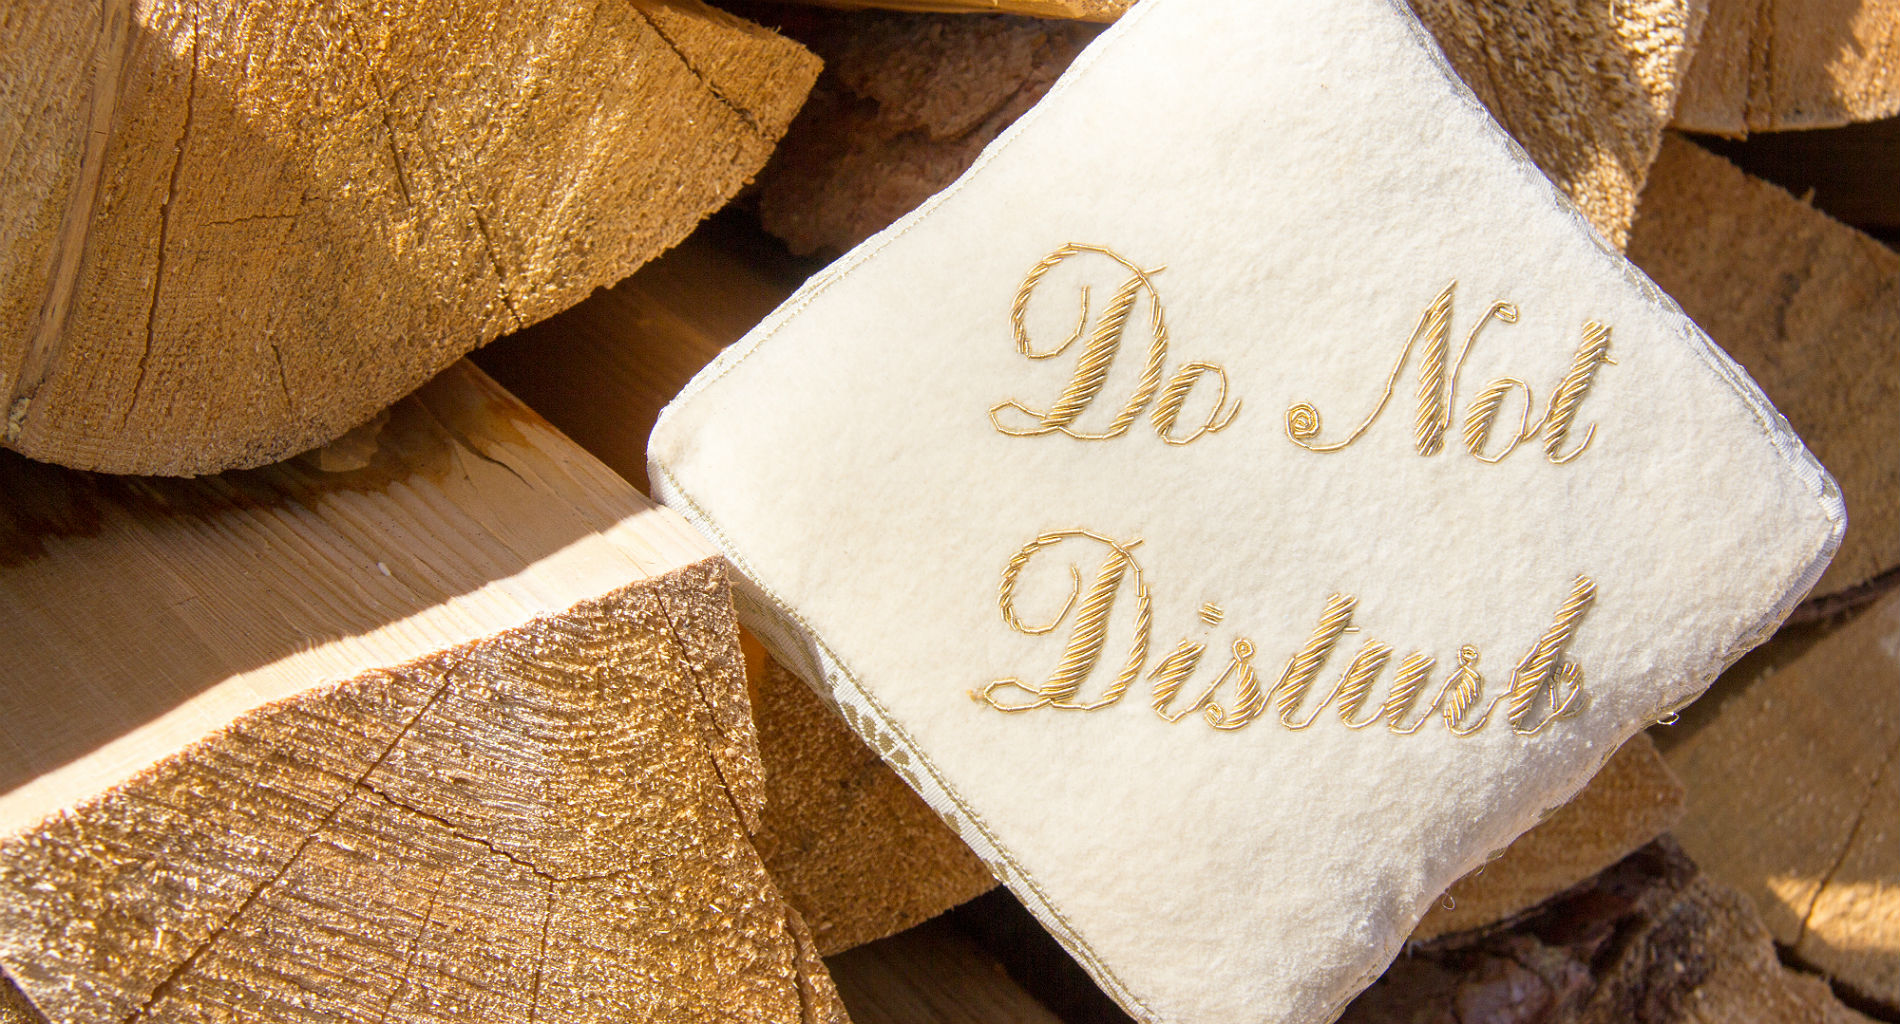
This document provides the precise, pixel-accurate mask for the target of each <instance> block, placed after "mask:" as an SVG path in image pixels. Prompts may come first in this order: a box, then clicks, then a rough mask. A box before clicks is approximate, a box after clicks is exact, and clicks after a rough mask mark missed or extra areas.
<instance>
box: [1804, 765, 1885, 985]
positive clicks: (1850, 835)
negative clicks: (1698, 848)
mask: <svg viewBox="0 0 1900 1024" xmlns="http://www.w3.org/2000/svg"><path fill="white" fill-rule="evenodd" d="M1896 761H1900V741H1896V742H1895V743H1894V745H1893V748H1892V749H1890V750H1888V751H1887V756H1886V758H1885V759H1883V760H1882V761H1881V762H1880V770H1879V771H1876V772H1875V773H1874V778H1873V781H1872V782H1871V783H1870V784H1869V785H1868V786H1867V792H1866V793H1865V794H1863V795H1862V796H1861V801H1860V807H1859V808H1858V809H1856V810H1855V812H1854V824H1853V825H1851V826H1849V828H1848V830H1847V839H1846V841H1845V842H1843V843H1841V848H1840V851H1839V852H1838V853H1836V854H1835V855H1834V863H1832V864H1829V865H1828V868H1827V871H1825V872H1823V873H1822V875H1821V881H1820V884H1819V885H1816V886H1815V887H1814V895H1813V896H1811V897H1809V899H1808V906H1807V909H1805V910H1804V911H1802V913H1801V927H1800V928H1799V929H1797V930H1796V931H1795V934H1794V941H1793V942H1791V943H1789V945H1790V946H1792V947H1793V948H1795V949H1800V948H1801V943H1802V942H1803V941H1804V940H1806V939H1807V937H1808V925H1809V923H1810V922H1811V921H1813V920H1814V910H1815V908H1816V907H1818V906H1820V903H1821V897H1822V896H1824V895H1826V894H1827V889H1828V886H1830V885H1832V884H1833V883H1834V876H1835V875H1836V874H1837V873H1839V872H1840V870H1841V865H1842V864H1845V863H1847V858H1848V856H1849V855H1850V854H1852V853H1853V852H1854V844H1855V842H1856V841H1857V840H1858V839H1859V838H1860V829H1861V826H1862V825H1863V824H1865V823H1866V821H1867V811H1868V809H1869V808H1871V807H1872V806H1873V803H1874V796H1875V794H1876V793H1878V792H1879V791H1880V786H1881V784H1882V783H1884V782H1886V781H1887V774H1888V773H1889V772H1891V771H1893V770H1894V764H1895V762H1896Z"/></svg>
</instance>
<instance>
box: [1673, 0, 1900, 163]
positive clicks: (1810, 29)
mask: <svg viewBox="0 0 1900 1024" xmlns="http://www.w3.org/2000/svg"><path fill="white" fill-rule="evenodd" d="M1895 114H1900V0H1714V2H1713V3H1711V4H1710V5H1709V17H1708V24H1707V25H1706V26H1705V27H1704V28H1703V30H1702V38H1701V40H1700V42H1699V43H1698V44H1697V46H1696V54H1695V62H1694V64H1693V65H1692V66H1691V67H1690V69H1689V77H1688V80H1687V81H1686V82H1685V83H1684V84H1683V88H1682V99H1681V101H1680V103H1679V104H1678V105H1677V107H1676V119H1675V123H1676V126H1677V127H1679V128H1683V129H1685V130H1688V131H1695V132H1712V133H1715V134H1718V135H1746V134H1747V133H1749V132H1761V131H1785V130H1787V129H1790V128H1827V127H1832V126H1835V125H1842V124H1846V123H1848V122H1850V121H1872V120H1876V119H1879V118H1883V117H1892V116H1893V115H1895Z"/></svg>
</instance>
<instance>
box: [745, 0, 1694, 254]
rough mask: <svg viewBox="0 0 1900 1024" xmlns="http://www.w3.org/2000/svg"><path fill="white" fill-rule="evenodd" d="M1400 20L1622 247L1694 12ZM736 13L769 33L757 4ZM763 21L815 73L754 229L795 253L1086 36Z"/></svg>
mask: <svg viewBox="0 0 1900 1024" xmlns="http://www.w3.org/2000/svg"><path fill="white" fill-rule="evenodd" d="M877 6H898V5H895V4H889V3H879V4H877ZM965 6H966V8H973V7H976V6H977V5H975V4H969V5H965ZM986 6H987V5H986ZM1122 6H1124V7H1125V6H1126V3H1123V4H1122ZM1413 8H1414V10H1416V11H1417V13H1418V14H1419V16H1420V18H1421V19H1422V20H1423V21H1424V22H1425V23H1426V25H1427V26H1428V27H1430V28H1431V30H1432V31H1433V33H1434V34H1436V35H1437V37H1438V40H1439V43H1440V45H1441V46H1442V47H1443V48H1444V50H1445V54H1446V56H1447V57H1448V58H1449V59H1450V61H1451V63H1452V66H1453V67H1455V68H1456V69H1457V71H1458V73H1459V74H1460V75H1461V76H1463V78H1464V80H1465V82H1466V83H1467V84H1469V85H1470V86H1471V88H1472V90H1473V91H1474V92H1476V93H1477V95H1478V97H1479V98H1480V99H1481V100H1483V101H1484V103H1485V105H1486V106H1487V107H1489V108H1490V110H1491V112H1492V114H1493V115H1495V116H1496V117H1497V118H1498V120H1499V121H1501V122H1502V123H1503V124H1504V126H1505V127H1506V128H1507V129H1508V130H1509V131H1510V132H1511V133H1512V134H1513V135H1515V136H1516V137H1517V139H1518V141H1520V142H1521V143H1523V145H1524V147H1525V148H1526V149H1527V150H1528V151H1529V152H1530V154H1531V157H1532V158H1533V159H1534V160H1536V161H1537V163H1538V165H1539V166H1540V167H1542V168H1543V169H1544V172H1545V173H1546V174H1548V175H1550V177H1551V178H1552V179H1553V180H1554V181H1556V182H1557V184H1558V185H1559V187H1561V188H1563V189H1564V190H1565V191H1566V192H1567V193H1568V194H1569V195H1570V197H1571V199H1573V200H1574V201H1575V202H1576V203H1577V204H1578V206H1580V207H1581V208H1582V209H1583V210H1584V212H1585V213H1586V214H1587V215H1588V216H1589V217H1590V219H1591V221H1592V223H1594V224H1595V225H1596V226H1597V229H1598V230H1599V231H1600V232H1602V233H1603V235H1604V237H1605V238H1607V239H1609V240H1611V241H1612V242H1614V243H1616V244H1618V245H1621V244H1622V243H1623V241H1624V239H1625V238H1626V237H1627V233H1628V229H1629V225H1630V219H1631V217H1632V216H1633V214H1634V210H1635V205H1636V196H1637V193H1638V192H1639V191H1640V189H1641V188H1642V184H1643V179H1644V174H1645V172H1646V170H1647V169H1648V167H1649V164H1650V162H1651V161H1652V160H1653V159H1654V158H1655V156H1656V147H1657V145H1658V143H1659V140H1660V139H1661V136H1662V131H1663V128H1664V126H1665V125H1667V124H1668V122H1669V115H1670V111H1671V109H1672V108H1673V107H1674V105H1675V100H1676V93H1677V91H1678V88H1679V86H1680V84H1681V82H1682V79H1683V77H1684V75H1685V74H1686V73H1687V68H1688V61H1689V52H1690V44H1691V42H1692V41H1693V39H1694V37H1695V33H1696V30H1697V28H1698V27H1699V21H1700V17H1701V11H1702V6H1701V4H1700V3H1699V2H1695V0H1660V2H1655V3H1645V4H1640V5H1630V4H1604V3H1602V2H1600V0H1567V2H1565V3H1560V4H1544V5H1539V6H1538V7H1537V8H1536V9H1535V10H1531V9H1525V8H1522V7H1519V6H1512V5H1500V4H1471V3H1464V2H1459V0H1416V2H1414V3H1413ZM747 10H748V11H753V10H757V11H758V12H759V16H760V17H762V18H766V19H768V20H770V19H772V9H771V8H770V7H764V8H748V9H747ZM777 23H778V24H779V25H780V27H781V28H783V29H784V30H785V31H787V32H789V33H792V34H794V35H796V36H797V37H798V38H799V39H800V40H801V41H802V42H804V43H806V44H807V45H809V46H810V47H812V49H813V50H815V51H817V52H818V53H819V54H820V55H821V56H823V57H824V58H825V63H826V66H827V69H826V72H825V74H824V75H822V76H821V77H820V79H819V84H818V86H817V87H816V88H815V89H814V91H813V94H812V99H811V102H810V104H809V105H808V106H807V107H806V109H805V111H804V112H802V113H801V114H800V116H799V118H798V120H797V121H796V122H794V124H793V127H792V130H791V131H790V132H788V133H787V135H786V139H785V144H784V146H783V147H782V148H781V150H780V151H779V153H778V154H777V155H776V156H774V158H773V160H772V163H771V164H770V165H768V166H767V169H766V171H765V172H764V174H763V175H762V177H761V192H760V199H759V210H760V215H761V217H762V218H763V220H764V221H765V225H766V228H767V230H769V231H771V232H772V233H773V234H775V235H777V236H779V237H780V238H783V239H784V240H785V241H786V243H787V244H788V245H790V246H791V247H792V250H793V251H794V252H801V253H823V254H827V255H835V254H837V253H840V252H842V251H844V250H845V249H848V248H850V247H851V246H853V245H855V244H857V243H858V242H859V241H862V240H863V239H864V238H866V237H869V236H870V235H871V234H873V233H875V232H876V231H878V230H879V229H881V228H883V227H884V226H885V225H887V224H889V223H890V222H892V221H894V220H896V219H897V218H898V217H900V216H902V215H903V214H904V213H906V212H908V211H910V210H911V209H913V208H914V207H916V206H917V205H918V204H919V203H921V202H923V200H924V199H926V198H928V197H929V196H930V195H932V194H933V193H935V192H937V191H938V190H940V189H942V188H943V187H944V186H946V185H948V184H949V183H950V182H951V181H953V180H955V179H956V177H957V176H958V175H960V174H962V173H963V171H964V170H965V169H967V168H968V167H969V166H970V165H971V164H972V163H973V162H974V161H975V160H976V157H977V154H978V153H980V152H981V151H982V149H983V147H984V146H986V145H988V144H989V142H990V141H991V140H992V139H994V138H996V136H997V135H999V134H1001V132H1002V131H1003V129H1005V128H1007V127H1008V126H1009V125H1010V123H1011V122H1013V121H1014V120H1015V119H1016V118H1017V117H1019V116H1021V114H1022V113H1023V112H1024V111H1026V110H1028V109H1029V107H1030V106H1031V105H1033V104H1034V103H1035V101H1036V100H1037V99H1039V98H1041V96H1042V94H1043V93H1044V92H1046V91H1047V90H1048V88H1049V87H1050V85H1052V84H1053V83H1054V81H1055V79H1056V77H1057V76H1058V75H1059V74H1060V73H1061V72H1062V70H1063V69H1064V68H1066V67H1067V66H1068V64H1069V62H1070V61H1071V60H1073V59H1074V57H1075V55H1076V53H1077V52H1079V50H1080V48H1081V47H1082V46H1083V45H1084V44H1086V43H1087V42H1088V41H1089V40H1090V39H1091V38H1093V37H1094V34H1095V29H1094V28H1093V27H1090V26H1085V25H1076V24H1065V23H1062V22H1050V21H1035V20H1031V19H1026V18H1008V17H985V18H971V17H963V16H954V15H936V16H932V15H902V14H852V15H832V16H828V17H827V16H818V15H810V16H806V17H800V18H794V17H790V16H786V15H780V16H779V17H778V18H777Z"/></svg>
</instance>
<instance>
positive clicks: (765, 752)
mask: <svg viewBox="0 0 1900 1024" xmlns="http://www.w3.org/2000/svg"><path fill="white" fill-rule="evenodd" d="M757 231H758V229H757V228H756V227H751V226H747V225H744V224H740V223H736V222H735V221H734V220H733V219H731V218H729V217H726V216H722V217H720V218H716V219H715V220H714V221H712V222H709V223H708V224H707V226H706V228H705V229H704V230H702V231H700V232H698V233H695V234H694V235H693V236H692V237H691V238H689V239H687V240H686V241H685V242H683V243H681V244H680V246H679V247H678V248H676V249H674V250H673V251H672V252H669V253H667V254H666V255H665V256H663V257H661V258H660V259H658V260H656V261H654V262H653V263H652V264H650V265H649V266H647V267H645V268H643V269H642V270H641V271H640V272H639V273H638V274H635V275H634V276H633V277H631V278H629V279H628V280H626V281H624V282H622V283H621V284H619V285H617V286H615V287H614V288H611V289H608V290H606V291H603V292H601V293H599V294H597V295H595V296H594V297H593V298H591V299H589V300H588V301H586V302H584V303H581V304H580V305H579V306H576V307H575V308H573V309H571V310H568V311H567V312H565V313H562V314H560V315H559V316H556V317H553V318H552V319H550V320H548V321H547V322H545V323H542V324H539V325H536V326H535V327H532V328H530V329H528V330H526V331H523V332H521V333H520V334H518V335H516V336H513V337H510V338H505V339H503V340H501V341H500V342H497V343H496V344H495V345H493V346H490V347H489V348H488V349H486V350H484V351H483V352H481V353H480V354H479V355H478V360H479V361H480V362H481V363H482V365H483V366H484V367H486V368H488V369H489V370H491V371H492V372H493V373H494V374H495V375H496V377H498V378H499V379H500V380H502V381H503V382H504V383H505V384H507V385H508V387H509V388H510V389H511V390H513V391H514V392H515V393H517V394H519V395H520V396H521V397H522V398H523V399H524V400H525V401H527V402H528V403H529V404H530V405H531V406H533V407H535V408H537V409H539V410H541V411H543V412H545V413H546V414H547V415H548V417H549V419H551V420H552V421H553V422H554V423H555V425H556V426H558V427H560V428H561V429H562V430H564V431H565V432H567V433H568V435H569V436H571V437H573V438H574V439H575V440H576V441H578V442H579V443H580V444H581V445H582V446H584V447H585V448H587V449H588V450H589V451H591V452H593V453H594V454H595V455H597V456H598V457H599V458H600V459H601V460H602V461H603V462H605V463H606V464H607V465H609V466H610V467H612V468H613V469H615V470H617V471H618V472H620V473H621V474H623V475H625V476H626V477H627V478H628V479H631V480H635V481H638V482H639V483H640V484H641V485H642V486H644V485H645V482H646V441H647V435H648V434H650V433H651V432H652V430H653V421H654V418H655V417H657V416H658V415H659V411H660V407H661V406H663V405H664V404H666V402H667V401H669V400H671V399H672V397H673V396H674V395H675V394H677V393H678V392H679V390H680V388H682V387H684V386H685V385H686V382H687V381H688V380H690V379H691V378H692V376H693V374H694V373H696V372H698V371H699V369H700V367H702V366H704V365H705V364H706V363H708V362H710V361H711V360H712V358H713V357H714V356H716V355H718V354H719V351H720V350H721V349H723V348H724V347H725V346H727V345H729V344H731V343H732V342H734V341H736V340H738V339H739V337H740V336H741V335H743V334H744V333H745V332H746V331H747V330H749V329H750V328H751V327H752V325H753V324H755V323H757V322H758V321H759V320H760V319H763V318H764V316H765V315H766V314H767V313H769V312H771V310H772V309H773V308H774V307H776V306H777V305H778V304H779V303H780V302H781V301H783V300H784V299H785V298H786V296H788V295H790V294H791V293H792V291H793V289H795V288H796V287H797V286H798V284H799V282H800V281H802V280H803V277H804V272H805V270H807V269H809V268H806V267H803V266H801V265H799V264H797V263H796V262H793V261H788V260H787V259H785V257H784V256H783V253H782V252H780V253H779V254H778V255H777V258H774V257H773V255H772V254H771V252H770V251H769V250H770V249H773V248H775V246H774V244H773V243H772V242H771V240H770V239H766V238H763V237H761V236H759V235H758V233H757ZM751 678H752V683H753V687H754V689H753V700H754V707H755V709H756V712H757V716H758V722H759V732H760V743H761V748H762V750H761V753H762V756H763V759H764V766H765V778H766V790H767V794H768V796H767V800H766V803H765V809H764V813H763V818H762V821H763V823H762V825H761V827H760V829H759V830H758V846H759V850H760V852H761V853H763V854H764V856H765V860H766V865H767V867H768V868H769V869H770V870H771V872H772V876H773V878H774V879H775V880H776V881H777V883H778V884H779V886H780V888H781V889H782V891H783V892H784V893H785V897H786V900H787V901H788V902H789V903H791V905H792V906H793V907H795V908H797V910H798V912H799V913H800V914H801V915H802V916H803V917H804V919H805V921H806V922H807V923H808V924H809V925H810V926H811V929H812V932H813V934H814V935H815V936H816V938H817V942H818V948H819V949H820V950H821V951H822V952H824V953H826V954H831V953H836V952H839V951H842V950H845V949H849V948H851V947H853V946H856V945H859V944H861V943H865V942H869V941H871V940H872V939H877V938H882V937H884V936H886V935H891V934H893V933H895V932H898V931H901V930H903V929H905V928H908V927H910V926H912V925H915V924H917V923H918V922H920V921H923V920H926V919H928V918H930V917H933V916H935V915H937V914H940V913H942V912H943V911H945V910H947V909H949V908H950V907H952V906H955V905H956V904H958V903H961V902H963V901H964V900H967V899H970V898H971V897H973V896H976V895H977V894H979V893H982V892H984V891H987V890H988V889H990V888H991V887H993V886H994V885H995V884H996V881H995V879H993V878H991V877H990V874H989V872H988V871H987V870H985V869H984V867H983V865H982V862H981V861H980V860H978V859H977V857H976V855H975V854H973V853H971V852H970V851H969V849H968V848H967V847H965V846H964V845H963V843H962V841H961V840H959V839H957V837H956V835H955V834H954V833H952V832H951V831H950V830H949V829H948V828H946V827H945V826H944V824H943V823H942V822H941V821H940V820H938V818H937V816H936V812H934V811H932V810H931V809H930V807H929V805H927V804H925V803H924V802H923V800H921V799H920V798H918V796H917V795H916V794H915V793H913V792H911V790H910V788H909V787H908V786H906V785H904V782H903V780H901V779H899V778H898V777H897V775H896V774H895V773H894V772H892V771H891V770H890V769H889V768H888V767H886V766H885V765H884V763H883V762H882V761H880V760H879V759H878V757H877V755H876V753H874V752H873V751H872V750H871V749H870V748H869V747H867V746H865V745H864V743H863V741H861V740H859V739H858V738H857V736H856V735H854V734H853V733H851V732H850V731H849V730H848V729H846V728H845V725H844V723H843V722H842V721H841V720H840V719H839V718H838V716H837V715H836V713H835V712H833V711H831V710H830V709H829V708H827V707H825V706H824V704H823V703H821V702H820V700H819V699H818V697H817V696H816V695H815V694H814V693H812V691H811V689H810V687H808V686H807V685H805V684H804V683H803V682H800V681H799V680H798V679H797V678H796V677H794V676H792V675H791V673H789V672H787V671H786V670H785V669H784V668H782V667H780V666H778V665H777V664H776V663H773V662H771V661H770V660H769V659H768V658H766V657H765V655H764V653H763V651H759V652H758V658H757V660H756V662H755V667H754V669H753V671H752V673H751Z"/></svg>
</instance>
